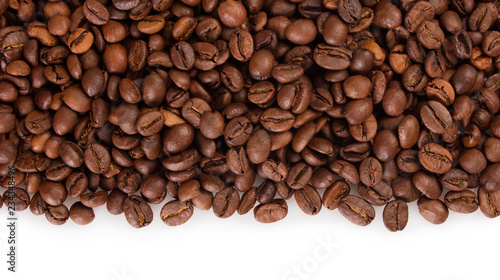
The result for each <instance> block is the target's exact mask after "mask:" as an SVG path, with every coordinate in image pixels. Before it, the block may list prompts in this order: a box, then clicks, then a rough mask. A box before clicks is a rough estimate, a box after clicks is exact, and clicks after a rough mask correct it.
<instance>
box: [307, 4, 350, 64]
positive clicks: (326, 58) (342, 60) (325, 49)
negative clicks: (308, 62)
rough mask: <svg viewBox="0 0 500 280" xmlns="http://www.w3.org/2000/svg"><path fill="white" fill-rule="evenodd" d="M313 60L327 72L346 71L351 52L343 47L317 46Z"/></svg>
mask: <svg viewBox="0 0 500 280" xmlns="http://www.w3.org/2000/svg"><path fill="white" fill-rule="evenodd" d="M347 1H351V0H347ZM354 1H357V0H354ZM313 58H314V61H315V62H316V64H318V65H319V66H320V67H322V68H325V69H328V70H343V69H347V68H348V67H349V65H350V64H351V59H352V51H350V50H349V49H347V48H344V47H334V46H329V45H327V44H319V45H317V46H316V48H315V49H314V53H313Z"/></svg>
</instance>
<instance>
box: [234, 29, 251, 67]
mask: <svg viewBox="0 0 500 280" xmlns="http://www.w3.org/2000/svg"><path fill="white" fill-rule="evenodd" d="M229 50H230V51H231V55H232V56H233V57H234V59H236V60H238V61H242V62H245V61H249V60H250V58H251V57H252V55H253V53H254V42H253V38H252V35H251V34H250V32H248V31H246V30H244V29H238V30H236V31H234V32H233V34H231V37H230V38H229Z"/></svg>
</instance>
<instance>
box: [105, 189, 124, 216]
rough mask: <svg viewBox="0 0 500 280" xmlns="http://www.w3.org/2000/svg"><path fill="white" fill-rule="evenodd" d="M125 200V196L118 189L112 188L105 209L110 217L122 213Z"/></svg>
mask: <svg viewBox="0 0 500 280" xmlns="http://www.w3.org/2000/svg"><path fill="white" fill-rule="evenodd" d="M126 198H127V194H126V193H124V192H122V191H121V190H120V189H119V188H114V189H113V190H112V191H111V192H110V193H109V195H108V201H107V202H106V208H107V209H108V212H109V213H111V214H112V215H120V214H121V213H123V202H124V201H125V199H126Z"/></svg>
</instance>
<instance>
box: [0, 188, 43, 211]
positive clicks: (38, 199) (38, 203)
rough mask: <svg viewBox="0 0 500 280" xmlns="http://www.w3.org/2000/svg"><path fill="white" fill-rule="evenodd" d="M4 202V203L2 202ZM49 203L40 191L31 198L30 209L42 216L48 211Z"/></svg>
mask: <svg viewBox="0 0 500 280" xmlns="http://www.w3.org/2000/svg"><path fill="white" fill-rule="evenodd" d="M2 204H3V203H2ZM47 207H48V204H47V202H45V200H43V198H42V196H41V195H40V193H38V192H37V193H35V195H34V196H33V197H32V198H31V202H30V211H31V213H33V215H36V216H40V215H44V214H45V211H47Z"/></svg>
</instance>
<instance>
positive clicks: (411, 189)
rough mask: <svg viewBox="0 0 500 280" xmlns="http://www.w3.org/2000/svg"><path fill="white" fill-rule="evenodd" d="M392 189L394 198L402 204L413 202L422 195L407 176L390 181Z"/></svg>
mask: <svg viewBox="0 0 500 280" xmlns="http://www.w3.org/2000/svg"><path fill="white" fill-rule="evenodd" d="M392 189H393V190H394V197H395V198H399V199H401V200H403V201H404V202H412V201H415V200H417V199H418V198H419V197H420V196H421V195H422V193H421V192H420V191H419V190H418V189H417V188H416V187H415V185H413V182H412V180H411V178H410V177H407V176H401V175H400V176H397V177H396V178H395V179H394V180H393V181H392Z"/></svg>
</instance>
